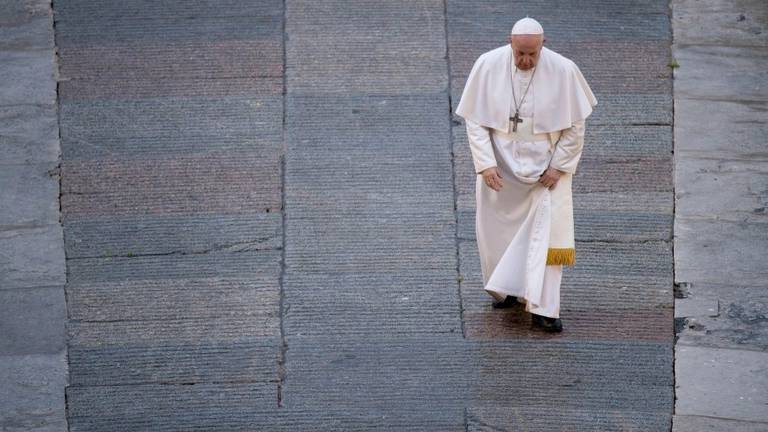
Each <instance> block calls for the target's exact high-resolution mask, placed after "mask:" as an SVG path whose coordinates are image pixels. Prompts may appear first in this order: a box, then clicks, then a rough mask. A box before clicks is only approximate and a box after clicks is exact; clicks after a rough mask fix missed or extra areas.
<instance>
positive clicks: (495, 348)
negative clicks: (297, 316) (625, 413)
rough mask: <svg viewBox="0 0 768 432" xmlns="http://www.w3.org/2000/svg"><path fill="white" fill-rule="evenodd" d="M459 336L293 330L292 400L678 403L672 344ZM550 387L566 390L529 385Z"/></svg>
mask: <svg viewBox="0 0 768 432" xmlns="http://www.w3.org/2000/svg"><path fill="white" fill-rule="evenodd" d="M460 341H461V339H458V340H457V339H454V338H452V337H450V338H446V337H434V336H430V337H422V336H417V337H405V336H392V337H381V338H377V339H376V340H375V343H371V340H370V339H361V340H356V339H346V340H344V341H343V342H341V341H339V340H338V339H334V338H298V337H294V338H290V339H289V341H288V343H289V346H292V347H293V348H291V351H290V352H291V354H290V355H289V357H288V363H287V364H286V366H287V376H288V377H289V378H288V379H287V380H286V383H285V394H286V399H285V401H286V405H287V406H290V407H294V408H295V407H298V406H302V407H313V408H314V407H317V408H321V407H333V406H338V405H341V404H343V405H344V406H353V407H368V406H379V407H380V406H387V407H391V409H397V407H398V406H401V405H402V406H408V405H412V404H418V403H419V401H424V400H429V401H430V406H432V403H434V405H435V406H439V407H441V408H442V409H445V410H449V409H450V407H451V406H454V407H455V408H454V409H461V408H462V407H464V406H473V405H475V404H477V405H480V406H482V405H485V404H491V405H493V404H497V403H498V404H500V403H503V404H505V405H507V406H510V407H527V408H533V407H544V406H551V405H548V402H547V401H548V400H550V399H551V400H555V401H557V403H558V406H562V407H568V408H582V409H583V408H588V409H598V408H603V407H607V408H613V409H621V408H623V409H627V408H629V409H632V410H638V411H646V412H655V411H659V410H664V409H665V407H666V406H668V404H670V403H671V401H672V397H673V392H672V390H673V389H672V382H673V377H672V368H671V363H670V364H669V365H668V367H659V366H658V364H659V361H662V359H664V358H667V357H668V356H671V355H672V354H671V345H670V344H661V345H660V344H648V343H605V342H592V343H587V342H580V343H572V342H570V343H568V342H560V343H557V342H554V343H541V342H540V341H524V340H515V341H509V342H502V341H494V342H493V343H486V342H474V343H463V342H462V343H458V344H457V342H460ZM533 358H540V359H545V360H542V361H535V362H534V361H530V359H533ZM608 365H610V367H607V366H608ZM371 370H376V373H371V372H370V371H371ZM550 386H552V387H556V388H557V390H558V391H557V392H547V393H546V395H545V394H542V393H541V392H534V391H531V389H532V388H541V387H546V388H549V387H550ZM577 395H581V396H577ZM640 395H642V396H640ZM426 415H430V414H429V413H426Z"/></svg>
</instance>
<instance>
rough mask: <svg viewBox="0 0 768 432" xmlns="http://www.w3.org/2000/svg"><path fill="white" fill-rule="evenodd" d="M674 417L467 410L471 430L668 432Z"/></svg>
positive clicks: (639, 413)
mask: <svg viewBox="0 0 768 432" xmlns="http://www.w3.org/2000/svg"><path fill="white" fill-rule="evenodd" d="M670 422H671V415H670V414H666V413H662V412H659V413H648V412H643V411H633V410H627V409H621V410H608V409H600V408H598V409H594V410H585V409H572V408H562V407H560V408H558V409H557V410H552V409H551V408H548V407H544V406H542V407H535V408H525V407H516V408H515V409H510V407H509V406H505V405H499V406H493V407H482V408H475V407H473V408H470V409H468V410H467V425H468V427H467V430H468V431H471V432H479V431H487V430H568V429H571V428H573V429H574V430H579V431H585V432H587V431H589V432H603V431H608V430H621V431H635V432H640V431H667V430H669V428H670Z"/></svg>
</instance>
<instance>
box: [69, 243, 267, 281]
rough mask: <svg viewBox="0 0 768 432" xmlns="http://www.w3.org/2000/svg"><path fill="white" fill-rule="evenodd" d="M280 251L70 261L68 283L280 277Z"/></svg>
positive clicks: (224, 252) (221, 252) (222, 252)
mask: <svg viewBox="0 0 768 432" xmlns="http://www.w3.org/2000/svg"><path fill="white" fill-rule="evenodd" d="M280 256H281V252H280V251H279V250H263V251H242V252H227V251H215V252H211V253H205V254H187V255H144V256H136V257H114V258H84V259H74V260H69V262H68V263H67V267H68V270H69V278H68V283H81V282H116V281H128V280H144V279H185V278H189V277H190V275H194V277H196V278H198V277H227V276H236V277H244V276H247V277H253V278H255V277H260V276H263V275H270V276H275V275H277V274H278V273H279V262H280Z"/></svg>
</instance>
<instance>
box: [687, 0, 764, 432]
mask: <svg viewBox="0 0 768 432" xmlns="http://www.w3.org/2000/svg"><path fill="white" fill-rule="evenodd" d="M672 5H673V11H674V20H673V23H674V35H675V39H674V47H673V50H674V56H675V58H676V59H677V62H678V63H679V65H680V67H679V68H677V69H676V70H675V93H674V96H675V173H676V175H675V185H676V192H677V194H676V206H675V207H676V212H675V242H674V244H675V270H676V272H675V280H676V282H677V283H678V285H679V287H680V289H679V290H678V295H677V297H679V298H678V299H677V300H676V306H675V316H676V317H677V318H678V328H679V330H680V334H679V338H678V343H677V345H676V350H675V357H676V372H677V373H676V377H677V387H678V389H677V401H676V408H675V413H676V415H675V419H674V430H675V431H680V432H685V431H703V430H707V431H709V430H712V431H715V430H729V431H739V432H741V431H768V410H767V409H766V405H768V370H767V369H766V364H768V282H766V281H768V267H766V265H765V251H766V250H768V218H766V207H768V169H767V168H766V162H768V151H767V150H766V148H767V147H766V139H765V137H766V134H768V122H767V121H766V112H767V111H768V86H766V83H768V5H767V4H766V3H765V2H764V1H749V0H745V1H737V2H727V1H720V0H706V1H690V0H675V1H674V2H673V3H672Z"/></svg>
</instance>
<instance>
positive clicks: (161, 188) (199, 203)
mask: <svg viewBox="0 0 768 432" xmlns="http://www.w3.org/2000/svg"><path fill="white" fill-rule="evenodd" d="M277 159H278V155H277V154H270V155H268V157H265V156H264V155H261V154H240V155H238V154H233V153H230V154H226V153H224V154H221V155H192V156H178V157H173V158H171V157H165V158H163V159H154V160H128V161H122V160H116V159H115V160H97V161H67V162H63V163H62V185H61V194H62V196H61V206H62V209H63V210H64V211H65V212H66V213H67V218H70V217H72V216H76V215H80V216H85V217H89V218H91V217H97V216H125V215H158V214H189V213H192V212H201V213H206V212H207V213H219V212H221V213H238V212H246V213H253V212H256V211H276V210H278V209H280V206H281V197H280V176H279V165H278V161H277Z"/></svg>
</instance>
